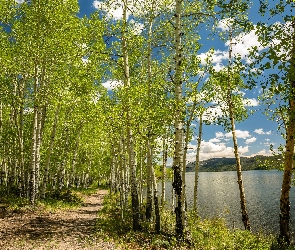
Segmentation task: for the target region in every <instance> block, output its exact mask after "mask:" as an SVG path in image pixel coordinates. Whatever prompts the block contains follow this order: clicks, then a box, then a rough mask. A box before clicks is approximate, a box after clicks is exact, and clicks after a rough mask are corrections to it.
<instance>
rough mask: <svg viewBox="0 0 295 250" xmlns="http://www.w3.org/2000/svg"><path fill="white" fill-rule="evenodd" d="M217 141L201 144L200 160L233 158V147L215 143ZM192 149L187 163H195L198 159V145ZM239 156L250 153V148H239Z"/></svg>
mask: <svg viewBox="0 0 295 250" xmlns="http://www.w3.org/2000/svg"><path fill="white" fill-rule="evenodd" d="M214 140H215V139H211V140H209V141H202V143H201V151H200V160H207V159H210V158H221V157H230V158H233V157H234V156H235V155H234V149H233V148H232V147H228V146H226V144H225V143H214V142H213V141H214ZM190 147H192V148H194V151H190V152H189V153H188V154H187V161H188V162H194V161H195V158H196V145H190ZM238 151H239V154H240V155H241V156H242V155H243V154H245V153H247V152H249V148H248V146H245V147H242V146H240V147H239V148H238Z"/></svg>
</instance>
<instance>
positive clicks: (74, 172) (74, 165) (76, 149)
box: [67, 123, 83, 185]
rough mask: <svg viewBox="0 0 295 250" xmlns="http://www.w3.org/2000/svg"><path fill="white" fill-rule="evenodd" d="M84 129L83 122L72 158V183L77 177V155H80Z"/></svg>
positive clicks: (79, 128)
mask: <svg viewBox="0 0 295 250" xmlns="http://www.w3.org/2000/svg"><path fill="white" fill-rule="evenodd" d="M82 131H83V123H81V124H80V126H79V127H78V132H77V136H76V145H75V151H74V156H73V159H72V171H71V177H70V180H71V183H73V181H74V179H75V175H76V165H77V156H78V151H79V143H80V139H81V134H82ZM67 147H68V146H67ZM71 185H72V184H71Z"/></svg>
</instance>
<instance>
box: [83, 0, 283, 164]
mask: <svg viewBox="0 0 295 250" xmlns="http://www.w3.org/2000/svg"><path fill="white" fill-rule="evenodd" d="M255 2H258V1H255ZM79 3H80V13H79V16H80V17H82V16H84V15H86V16H89V15H90V13H92V12H93V11H95V10H96V8H97V7H98V6H101V4H102V3H103V2H100V1H97V0H80V1H79ZM255 4H256V5H255ZM255 4H254V6H253V7H252V9H251V11H250V15H249V20H251V21H253V23H256V22H257V21H259V20H263V18H262V17H261V16H260V15H258V14H257V13H256V12H255V11H256V10H257V9H258V8H259V6H257V3H255ZM112 14H113V18H114V19H120V18H121V10H120V9H117V10H114V11H113V12H112ZM107 15H109V14H107ZM264 18H268V17H264ZM270 21H271V22H277V21H281V20H279V19H278V18H277V17H273V18H272V19H270ZM218 27H219V30H220V31H222V30H225V29H226V25H224V22H220V23H219V26H218ZM204 34H205V33H203V34H202V33H201V37H204ZM201 43H202V40H201ZM203 44H204V46H203V47H202V48H201V50H200V52H199V56H200V57H201V58H204V57H205V55H206V52H207V51H208V50H209V49H210V48H211V47H214V49H215V52H214V54H213V62H214V65H215V67H216V69H218V68H222V67H224V65H226V63H227V60H228V42H226V41H225V42H224V41H221V40H219V39H215V40H214V41H210V42H208V41H206V40H204V41H203ZM254 45H257V46H258V47H259V46H260V43H259V42H258V38H257V36H256V35H255V33H254V32H251V33H250V34H247V35H245V36H243V37H242V38H241V37H240V39H239V40H238V39H236V45H234V47H233V53H239V54H241V56H242V57H243V58H244V59H245V61H247V55H248V51H247V48H249V47H251V46H254ZM260 49H263V47H261V48H260ZM119 84H120V82H118V81H116V82H115V85H119ZM104 86H105V87H106V88H107V89H108V90H110V89H111V84H110V81H107V82H105V83H104ZM261 91H262V89H261V88H260V87H259V86H258V87H256V89H254V91H251V92H249V93H248V92H245V93H244V97H245V98H249V100H250V102H251V104H252V107H247V108H249V109H255V110H258V111H256V112H255V113H254V114H253V115H251V116H249V118H248V119H247V120H245V121H243V122H240V123H238V124H236V135H237V138H238V145H239V154H240V156H254V155H257V154H259V155H271V152H270V145H271V144H272V145H273V146H274V148H278V146H279V145H280V144H284V140H283V138H282V136H281V131H278V130H277V127H278V123H277V122H275V121H270V120H268V119H267V117H266V116H265V115H264V114H263V113H262V111H263V110H265V108H267V107H266V106H264V105H262V104H261V103H259V101H258V99H257V96H258V94H260V93H261ZM197 130H198V124H197V123H196V129H195V131H196V132H197ZM196 134H197V133H196ZM202 139H203V140H202V146H201V154H200V160H206V159H209V158H219V157H234V153H233V146H232V145H233V143H232V135H231V133H228V132H226V131H224V128H223V127H222V126H219V125H209V126H208V125H204V126H203V138H202ZM196 141H197V136H196V135H195V136H194V138H193V140H192V141H191V143H190V145H189V150H188V162H193V161H194V160H195V155H196V154H195V152H196V143H197V142H196ZM169 164H171V162H169Z"/></svg>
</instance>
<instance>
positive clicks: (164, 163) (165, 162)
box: [161, 137, 168, 207]
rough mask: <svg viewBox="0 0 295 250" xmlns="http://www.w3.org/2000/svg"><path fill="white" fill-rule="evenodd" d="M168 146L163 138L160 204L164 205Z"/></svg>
mask: <svg viewBox="0 0 295 250" xmlns="http://www.w3.org/2000/svg"><path fill="white" fill-rule="evenodd" d="M167 151H168V148H167V144H166V138H165V137H164V138H163V155H162V157H163V162H162V196H161V197H162V198H161V205H162V207H164V204H165V201H166V164H167V158H168V152H167Z"/></svg>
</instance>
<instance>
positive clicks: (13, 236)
mask: <svg viewBox="0 0 295 250" xmlns="http://www.w3.org/2000/svg"><path fill="white" fill-rule="evenodd" d="M106 193H107V191H106V190H98V192H97V193H95V194H92V195H91V196H85V197H84V200H85V202H84V205H83V207H81V208H79V209H77V210H74V209H73V210H66V211H59V212H56V213H49V212H37V213H36V212H25V213H13V212H8V213H7V215H6V216H5V217H4V218H2V219H0V249H1V250H4V249H5V250H8V249H11V250H16V249H17V250H20V249H23V250H26V249H51V250H53V249H62V250H72V249H74V250H76V249H115V245H114V244H113V243H110V242H104V241H102V240H101V239H99V238H96V237H95V234H94V229H95V225H96V219H97V216H98V215H97V212H98V211H99V210H100V209H101V208H102V206H103V197H104V195H106Z"/></svg>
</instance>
